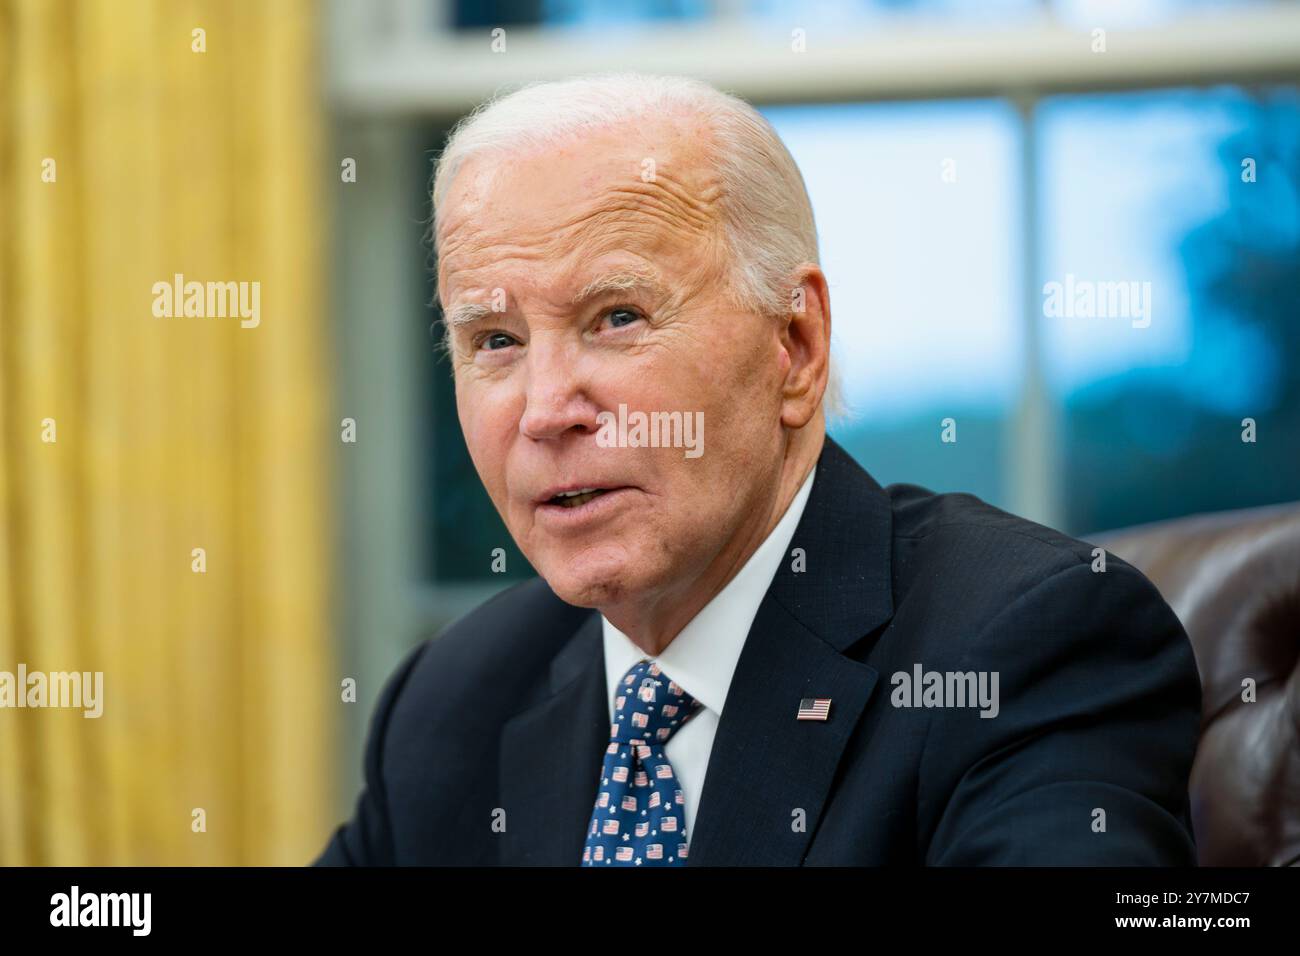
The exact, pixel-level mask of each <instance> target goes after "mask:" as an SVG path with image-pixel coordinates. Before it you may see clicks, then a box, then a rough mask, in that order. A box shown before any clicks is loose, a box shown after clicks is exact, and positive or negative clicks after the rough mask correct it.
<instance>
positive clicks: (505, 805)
mask: <svg viewBox="0 0 1300 956" xmlns="http://www.w3.org/2000/svg"><path fill="white" fill-rule="evenodd" d="M605 697H606V693H605V655H604V650H603V647H602V644H601V628H600V615H598V614H596V613H594V612H593V613H592V614H591V615H590V616H589V617H588V618H587V619H586V621H585V622H584V623H583V625H582V626H581V627H580V628H579V629H578V631H577V632H576V633H575V634H574V636H573V638H572V639H571V640H570V641H569V643H568V644H566V645H565V646H564V648H563V649H562V650H561V651H560V653H559V654H557V655H556V657H555V659H554V660H553V661H552V664H551V671H550V676H549V680H548V685H547V691H546V695H545V696H544V697H543V699H542V700H541V701H540V702H539V703H537V704H535V705H534V706H533V707H531V708H529V709H528V710H525V711H523V712H522V713H519V714H516V715H515V716H514V717H512V718H511V719H510V720H509V721H508V722H507V723H506V725H505V728H504V730H503V731H502V735H501V765H500V780H501V801H502V809H504V810H505V814H506V829H505V832H504V833H502V834H500V841H501V862H502V863H503V864H506V865H515V866H528V865H546V866H577V865H578V864H579V863H580V862H581V860H582V847H583V844H584V842H585V841H586V832H587V826H588V824H589V823H590V822H591V811H592V807H593V806H594V804H595V800H596V790H597V783H598V782H599V779H600V768H601V765H602V759H603V754H602V750H603V748H604V746H605V744H606V742H607V741H608V740H609V705H608V704H607V703H606V701H605Z"/></svg>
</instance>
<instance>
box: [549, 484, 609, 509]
mask: <svg viewBox="0 0 1300 956" xmlns="http://www.w3.org/2000/svg"><path fill="white" fill-rule="evenodd" d="M605 491H606V489H605V488H583V489H582V490H581V491H562V492H560V493H559V494H558V495H556V496H555V497H554V498H552V499H551V501H552V502H553V503H554V504H557V505H561V506H562V507H565V508H576V507H578V506H579V505H584V504H586V503H587V502H588V501H590V500H591V499H592V498H595V497H596V496H597V495H601V494H604V493H605Z"/></svg>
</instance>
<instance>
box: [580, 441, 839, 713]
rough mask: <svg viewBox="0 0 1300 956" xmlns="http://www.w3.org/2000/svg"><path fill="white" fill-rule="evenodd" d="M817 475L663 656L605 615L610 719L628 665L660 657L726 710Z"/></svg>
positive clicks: (714, 706) (674, 674) (694, 691)
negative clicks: (743, 655)
mask: <svg viewBox="0 0 1300 956" xmlns="http://www.w3.org/2000/svg"><path fill="white" fill-rule="evenodd" d="M816 473H817V467H816V466H815V465H814V466H813V469H812V471H810V472H809V473H808V477H807V478H805V479H804V482H803V484H802V485H801V486H800V487H799V491H798V493H797V494H796V495H795V496H794V500H793V501H791V502H790V506H789V507H788V508H786V510H785V514H784V515H782V516H781V520H780V521H778V522H777V523H776V527H775V528H773V529H772V531H771V532H770V533H769V534H768V536H767V537H766V538H764V539H763V543H762V544H760V545H759V546H758V548H757V550H755V551H754V553H753V554H752V555H750V557H749V560H748V561H746V562H745V564H744V566H743V567H742V568H741V569H740V570H739V571H738V572H736V576H735V577H733V578H732V579H731V580H730V581H728V582H727V584H726V586H725V587H723V589H722V590H721V591H719V592H718V593H717V594H716V595H715V596H714V598H713V600H711V601H710V602H709V603H708V604H706V605H705V606H704V607H703V608H702V609H701V610H700V612H699V613H698V614H696V615H695V617H693V618H692V619H691V620H690V622H689V623H688V624H687V625H686V626H685V627H684V628H682V630H681V632H680V633H678V635H677V636H676V637H675V638H673V641H672V643H671V644H669V645H668V646H667V647H666V648H664V651H663V653H662V654H660V655H659V656H658V657H649V658H647V655H646V653H645V652H644V651H642V650H641V648H639V647H637V646H636V645H635V644H634V643H632V639H631V638H629V637H628V636H627V635H626V634H624V633H623V632H622V631H620V630H619V629H618V628H616V627H615V626H614V625H613V624H611V623H610V622H609V621H608V619H606V617H605V616H604V615H603V614H602V615H601V617H600V621H601V627H602V638H603V641H604V648H605V685H606V690H607V691H608V693H607V695H606V698H605V700H606V701H607V702H608V703H609V705H610V711H611V719H613V716H612V715H613V706H614V691H615V688H616V687H617V685H618V683H619V681H620V680H622V678H623V675H625V674H626V673H627V671H628V668H630V667H631V666H632V665H633V664H635V663H636V662H637V661H640V660H644V659H649V660H652V661H657V662H658V663H659V666H660V667H662V668H663V670H664V673H665V674H667V675H668V676H669V677H670V678H671V679H672V680H673V681H675V682H676V683H677V684H678V685H679V686H680V687H681V688H682V689H683V690H685V691H686V692H687V693H688V694H690V695H691V696H692V697H694V698H695V699H696V700H698V701H699V702H700V703H701V704H702V705H703V706H704V707H707V708H708V709H709V710H711V711H713V712H714V713H715V714H718V715H721V714H722V706H723V704H724V702H725V701H726V699H727V691H728V690H729V689H730V687H731V675H732V674H734V673H735V671H736V664H737V662H738V661H739V660H740V652H741V650H742V649H743V648H744V646H745V638H746V637H747V636H748V635H749V628H750V625H751V624H753V623H754V615H756V614H757V613H758V606H759V604H761V603H762V601H763V595H765V594H766V593H767V589H768V587H770V586H771V584H772V578H773V577H774V576H775V575H776V572H777V568H779V567H780V565H781V560H782V558H783V557H784V556H785V553H786V549H787V548H788V547H789V545H790V539H791V538H793V537H794V532H795V529H796V528H797V527H798V526H799V519H800V518H801V517H802V516H803V510H804V506H805V505H806V504H807V503H808V495H809V493H810V492H811V491H812V484H813V477H814V475H816Z"/></svg>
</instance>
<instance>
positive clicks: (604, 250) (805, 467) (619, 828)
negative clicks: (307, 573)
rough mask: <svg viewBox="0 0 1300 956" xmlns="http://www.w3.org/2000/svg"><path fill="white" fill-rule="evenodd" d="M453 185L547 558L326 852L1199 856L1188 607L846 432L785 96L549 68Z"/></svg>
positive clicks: (525, 523) (463, 284) (454, 337)
mask: <svg viewBox="0 0 1300 956" xmlns="http://www.w3.org/2000/svg"><path fill="white" fill-rule="evenodd" d="M433 201H434V208H435V219H434V236H435V242H436V250H437V254H438V282H439V295H440V299H441V303H442V306H443V309H444V313H445V321H446V334H447V345H448V349H449V351H450V354H451V356H452V364H453V368H454V375H455V386H456V400H457V409H458V412H459V416H460V422H461V426H462V428H463V431H464V434H465V440H466V442H467V444H468V447H469V451H470V455H471V456H472V458H473V460H474V465H475V467H476V468H477V470H478V474H479V476H480V478H481V479H482V481H483V484H484V486H485V487H486V488H487V491H488V493H489V495H490V496H491V498H492V501H493V503H494V504H495V505H496V507H497V509H498V511H499V512H500V513H501V516H502V518H503V519H504V520H505V523H506V526H507V527H508V528H509V530H510V533H511V535H512V536H513V537H514V540H515V541H516V542H517V543H518V545H519V547H520V549H521V550H522V551H523V553H524V554H525V555H527V557H528V559H529V561H531V562H532V564H533V566H534V567H535V568H536V569H537V571H538V573H539V574H540V578H538V579H535V580H532V581H529V582H526V583H524V584H521V585H519V586H517V587H515V588H512V589H511V590H509V591H507V592H505V593H504V594H502V595H500V596H498V597H496V598H494V599H493V600H491V601H489V602H487V603H486V604H485V605H483V607H481V608H479V609H478V610H476V611H475V612H473V613H471V614H470V615H468V616H467V617H465V618H464V619H462V620H461V621H459V622H458V623H456V624H455V625H454V626H452V627H451V628H450V629H449V630H447V631H446V632H445V633H444V634H442V635H440V636H438V637H436V638H435V639H433V640H430V641H427V642H426V643H424V644H422V645H421V646H419V647H418V648H416V649H415V650H414V651H413V652H412V653H411V654H410V655H409V656H408V657H407V658H406V659H405V660H404V662H403V663H402V664H401V666H400V667H399V668H398V671H397V672H396V674H395V675H394V676H393V677H392V679H391V680H390V681H389V683H388V684H387V686H386V687H385V689H384V691H383V693H382V694H381V697H380V700H379V703H378V707H377V710H376V713H375V715H374V717H373V721H372V724H371V729H370V737H369V741H368V744H367V751H366V757H365V776H366V786H365V790H364V792H363V793H362V795H361V798H360V800H359V802H358V805H357V809H356V814H355V817H354V819H353V820H351V821H350V822H349V823H347V824H346V825H344V826H342V827H340V828H339V829H338V831H337V832H336V833H335V834H334V835H333V838H332V839H331V841H330V842H329V844H328V846H327V847H326V849H325V851H324V853H323V854H322V856H321V857H320V859H319V860H318V861H317V862H318V863H323V864H470V865H479V864H546V865H559V866H565V865H588V866H659V865H664V866H681V865H685V864H688V863H689V864H691V865H719V864H756V865H772V864H775V865H800V864H805V865H826V864H830V865H857V864H863V865H880V864H907V865H914V864H920V863H925V864H1144V865H1166V864H1188V863H1191V862H1193V861H1194V859H1195V855H1194V845H1193V839H1192V832H1191V827H1190V822H1189V813H1188V799H1187V780H1188V774H1189V771H1190V767H1191V762H1192V756H1193V751H1194V749H1195V745H1196V739H1197V729H1198V723H1199V717H1200V686H1199V682H1198V679H1197V671H1196V666H1195V663H1194V660H1193V657H1192V651H1191V648H1190V646H1189V643H1188V641H1187V638H1186V635H1185V634H1184V632H1183V629H1182V627H1181V625H1180V624H1179V622H1178V620H1177V618H1176V617H1175V616H1174V614H1173V613H1172V612H1171V611H1170V609H1169V607H1168V606H1167V605H1166V604H1165V603H1164V601H1163V600H1161V598H1160V596H1159V595H1158V593H1157V592H1156V591H1155V589H1154V588H1153V587H1152V585H1151V584H1150V583H1149V582H1148V581H1147V580H1146V579H1145V578H1143V577H1142V576H1141V575H1140V574H1139V573H1138V572H1137V571H1135V570H1134V569H1133V568H1131V567H1130V566H1128V565H1126V564H1124V563H1123V562H1122V561H1120V560H1118V559H1117V558H1115V557H1113V556H1108V555H1105V554H1104V553H1102V552H1097V553H1096V554H1094V551H1093V549H1092V547H1091V546H1090V545H1087V544H1084V543H1081V542H1079V541H1075V540H1072V539H1070V538H1068V537H1065V536H1064V535H1062V534H1059V533H1057V532H1055V531H1052V530H1050V529H1048V528H1045V527H1042V526H1040V525H1036V524H1032V523H1030V522H1028V521H1025V520H1023V519H1020V518H1016V517H1014V516H1012V515H1009V514H1006V513H1005V512H1002V511H999V510H997V509H995V508H993V507H991V506H989V505H987V504H984V503H983V502H981V501H979V500H978V499H976V498H973V497H971V496H968V495H939V494H932V493H930V492H928V491H925V490H923V489H921V488H918V487H915V486H911V485H896V486H890V487H889V488H881V487H880V485H878V484H877V483H876V482H875V481H874V480H873V479H872V478H871V476H870V475H868V474H867V473H866V472H865V471H864V470H862V468H861V467H859V466H858V465H857V464H856V463H855V462H854V461H853V460H852V459H851V458H850V457H849V456H848V455H847V454H846V453H845V452H844V451H843V450H842V449H841V448H839V447H838V446H837V445H836V444H835V443H834V442H833V441H832V440H830V439H829V438H828V437H827V436H826V413H827V412H826V405H827V399H828V389H829V390H830V392H832V393H833V391H834V385H833V376H832V374H831V369H830V349H829V343H830V334H831V318H830V317H831V312H830V300H829V296H828V293H827V283H826V277H825V276H824V275H823V273H822V271H821V269H820V268H819V267H818V265H817V261H818V253H817V238H816V230H815V227H814V223H813V215H812V210H811V206H810V204H809V200H808V196H807V193H806V191H805V189H804V185H803V181H802V178H801V176H800V174H799V171H798V169H797V167H796V166H795V164H794V161H793V160H792V158H791V157H790V155H789V153H788V151H787V150H786V149H785V147H784V145H783V144H782V143H781V141H780V139H779V138H778V137H777V135H776V134H775V132H774V131H773V130H772V128H771V126H770V125H769V124H768V123H767V122H766V121H765V120H764V119H763V118H762V117H761V116H760V115H759V114H758V113H757V112H756V111H754V110H753V109H752V108H751V107H749V106H748V105H746V104H745V103H743V102H742V101H740V100H738V99H736V98H734V97H731V96H728V95H725V94H723V93H720V92H718V91H716V90H714V89H712V88H711V87H709V86H707V85H705V84H703V83H700V82H696V81H693V80H688V79H682V78H673V77H654V76H642V75H629V74H620V75H613V76H599V77H582V78H576V79H572V80H568V81H564V82H556V83H543V84H537V85H533V86H530V87H526V88H524V89H523V90H520V91H517V92H515V93H513V94H510V95H508V96H505V97H504V98H501V99H499V100H497V101H495V102H493V103H491V104H489V105H488V106H487V107H486V108H484V109H482V110H480V111H478V112H476V113H475V114H473V115H472V116H470V117H469V118H468V119H467V120H466V121H464V122H463V123H462V124H461V125H460V126H459V127H458V128H457V129H456V131H455V132H454V133H453V134H452V136H451V138H450V140H449V142H448V144H447V148H446V150H445V152H444V154H443V156H442V159H441V162H440V165H439V170H438V174H437V178H436V180H435V183H434V188H433ZM883 227H884V226H883V224H882V228H883ZM830 397H831V398H832V399H833V394H832V395H831V396H830ZM638 415H639V416H640V417H639V418H636V417H634V416H638ZM616 419H617V422H616ZM688 431H690V432H691V435H692V436H693V437H691V441H690V442H689V443H688V442H687V441H686V438H687V437H688Z"/></svg>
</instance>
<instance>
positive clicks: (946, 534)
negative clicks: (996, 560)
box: [885, 484, 1093, 563]
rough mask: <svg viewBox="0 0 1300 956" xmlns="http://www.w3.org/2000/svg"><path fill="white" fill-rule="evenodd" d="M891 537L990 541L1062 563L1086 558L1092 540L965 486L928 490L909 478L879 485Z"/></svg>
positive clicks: (923, 543)
mask: <svg viewBox="0 0 1300 956" xmlns="http://www.w3.org/2000/svg"><path fill="white" fill-rule="evenodd" d="M885 493H886V494H887V495H888V496H889V500H890V507H891V510H892V512H893V533H894V539H895V541H898V542H903V543H904V545H905V547H910V548H912V549H916V548H925V547H936V546H938V547H943V548H946V549H950V548H952V547H954V546H957V547H960V546H963V545H965V546H971V547H981V546H988V545H989V544H996V546H997V551H998V553H1014V552H1022V551H1023V552H1028V553H1031V554H1034V555H1036V556H1039V557H1042V558H1048V559H1055V560H1059V561H1061V562H1063V563H1075V562H1077V561H1087V560H1090V557H1091V555H1092V550H1093V545H1090V544H1088V543H1087V542H1085V541H1082V540H1080V539H1078V538H1072V537H1070V536H1069V535H1067V534H1064V533H1063V532H1060V531H1057V530H1055V529H1053V528H1049V527H1048V526H1046V525H1042V524H1039V523H1037V522H1035V521H1031V520H1029V519H1028V518H1022V517H1020V516H1019V515H1015V514H1012V513H1010V512H1008V511H1003V510H1002V509H1001V508H998V507H996V506H994V505H991V504H989V503H988V502H987V501H984V500H983V499H982V498H978V497H976V496H975V495H972V494H968V493H966V492H934V491H930V490H929V489H926V488H922V487H921V486H919V485H913V484H894V485H889V486H888V487H886V488H885Z"/></svg>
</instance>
